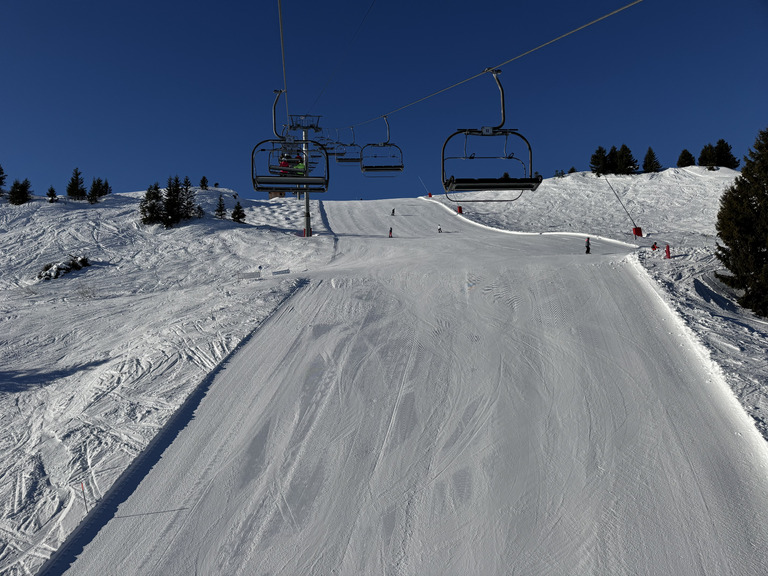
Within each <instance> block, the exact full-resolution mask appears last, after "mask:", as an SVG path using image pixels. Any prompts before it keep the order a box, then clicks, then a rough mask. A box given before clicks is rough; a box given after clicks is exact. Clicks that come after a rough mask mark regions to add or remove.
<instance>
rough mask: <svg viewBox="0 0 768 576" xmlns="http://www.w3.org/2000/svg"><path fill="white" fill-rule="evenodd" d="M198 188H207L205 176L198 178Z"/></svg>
mask: <svg viewBox="0 0 768 576" xmlns="http://www.w3.org/2000/svg"><path fill="white" fill-rule="evenodd" d="M200 188H202V189H203V190H208V178H206V177H205V176H203V177H202V178H200Z"/></svg>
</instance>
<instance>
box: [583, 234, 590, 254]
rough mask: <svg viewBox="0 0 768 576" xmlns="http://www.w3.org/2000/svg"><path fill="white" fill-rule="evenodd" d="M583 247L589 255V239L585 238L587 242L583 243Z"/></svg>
mask: <svg viewBox="0 0 768 576" xmlns="http://www.w3.org/2000/svg"><path fill="white" fill-rule="evenodd" d="M584 246H585V247H586V248H587V252H586V253H587V254H589V238H587V241H586V242H585V243H584Z"/></svg>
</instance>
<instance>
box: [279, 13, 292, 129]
mask: <svg viewBox="0 0 768 576" xmlns="http://www.w3.org/2000/svg"><path fill="white" fill-rule="evenodd" d="M282 5H283V2H282V0H277V17H278V21H279V24H280V52H281V54H282V59H283V93H284V95H285V116H286V117H287V118H290V117H291V115H290V114H289V113H288V77H287V75H286V73H285V41H284V40H283V8H282Z"/></svg>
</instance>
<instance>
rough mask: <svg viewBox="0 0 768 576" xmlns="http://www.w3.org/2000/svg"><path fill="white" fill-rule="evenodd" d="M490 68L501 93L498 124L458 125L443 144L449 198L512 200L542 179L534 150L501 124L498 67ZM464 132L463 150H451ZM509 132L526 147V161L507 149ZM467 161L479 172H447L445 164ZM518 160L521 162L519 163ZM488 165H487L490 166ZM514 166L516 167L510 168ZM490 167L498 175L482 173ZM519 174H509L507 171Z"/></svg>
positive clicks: (444, 175) (479, 200)
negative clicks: (458, 194) (451, 144)
mask: <svg viewBox="0 0 768 576" xmlns="http://www.w3.org/2000/svg"><path fill="white" fill-rule="evenodd" d="M486 72H491V73H492V74H493V77H494V79H495V80H496V84H497V86H498V87H499V91H500V93H501V124H499V125H498V126H493V127H490V126H483V127H482V128H479V129H476V128H460V129H458V130H457V131H456V132H454V133H453V134H451V135H450V136H449V137H448V138H447V139H446V140H445V143H444V144H443V150H442V157H441V173H442V174H441V175H442V178H441V181H442V183H443V190H444V191H445V196H446V198H448V200H450V201H452V202H462V203H464V202H511V201H514V200H517V199H518V198H520V196H521V195H522V193H523V192H524V191H526V190H531V191H532V190H536V189H537V188H538V187H539V184H541V182H542V179H543V178H542V176H541V175H538V174H536V175H534V174H533V152H532V150H531V144H530V142H529V141H528V139H527V138H526V137H525V136H523V135H522V134H520V132H519V131H518V130H517V129H516V128H503V126H504V121H505V109H504V89H503V88H502V86H501V82H500V81H499V78H498V75H499V74H500V72H501V71H500V70H491V69H488V70H486ZM460 134H461V135H463V136H464V145H463V151H462V152H460V153H454V152H451V150H453V149H454V148H451V147H449V142H451V140H452V139H453V138H454V137H457V136H459V135H460ZM510 136H514V137H515V139H519V140H521V141H522V142H523V143H524V144H525V147H526V148H527V151H528V154H527V156H528V158H527V160H528V161H527V163H526V162H525V161H524V160H523V159H521V158H519V157H517V156H516V155H515V153H514V152H510V151H509V140H510V138H509V137H510ZM457 161H468V162H471V163H472V165H473V166H474V167H475V168H477V167H478V165H479V168H480V169H481V172H480V174H481V175H480V176H477V175H476V173H475V172H474V171H472V172H469V171H465V172H464V175H463V176H456V175H454V174H450V175H449V174H448V173H447V172H446V164H449V165H450V166H451V168H455V167H456V166H457V165H458V164H459V162H457ZM517 164H520V165H521V166H520V167H518V166H517ZM489 167H490V168H489ZM514 168H517V170H513V169H514ZM490 170H493V172H494V173H495V174H500V175H499V176H493V177H488V176H485V174H487V173H488V172H489V171H490ZM521 171H522V175H520V176H516V177H512V176H510V173H516V174H519V173H520V172H521ZM480 191H495V192H512V193H515V194H516V195H514V196H510V195H509V194H504V195H501V196H495V197H494V198H464V197H463V198H461V200H459V199H458V198H454V197H451V194H452V193H454V192H480Z"/></svg>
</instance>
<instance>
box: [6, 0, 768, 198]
mask: <svg viewBox="0 0 768 576" xmlns="http://www.w3.org/2000/svg"><path fill="white" fill-rule="evenodd" d="M628 2H629V0H590V1H589V2H563V1H554V0H537V1H536V2H532V1H527V2H515V1H510V0H478V1H476V2H467V1H466V0H440V1H415V2H414V1H413V0H411V1H405V0H377V1H375V2H374V3H373V7H372V8H371V9H370V12H368V16H367V18H366V19H365V21H364V23H363V24H362V26H360V23H361V22H362V21H363V17H364V16H365V15H366V12H367V11H368V9H369V7H370V6H371V2H370V1H369V0H324V1H322V2H318V1H316V0H313V1H309V0H284V1H283V24H284V34H285V42H286V64H287V86H288V103H289V108H290V112H291V113H294V114H301V113H312V114H319V115H321V116H322V123H323V125H324V126H325V127H327V128H328V129H330V130H332V132H331V135H332V136H335V129H336V128H339V129H342V128H344V127H347V126H350V125H353V124H361V123H364V122H365V121H367V120H370V119H372V118H376V117H378V116H380V115H382V114H386V113H388V112H390V111H392V110H395V109H397V108H399V107H400V106H403V105H405V104H408V103H410V102H413V101H415V100H417V99H419V98H421V97H423V96H426V95H428V94H431V93H433V92H435V91H437V90H441V89H443V88H446V87H447V86H450V85H452V84H454V83H456V82H459V81H461V80H464V79H465V78H468V77H470V76H472V75H474V74H477V73H478V72H481V71H482V70H483V69H484V68H486V67H489V66H495V65H498V64H500V63H502V62H504V61H506V60H509V59H511V58H513V57H515V56H517V55H519V54H522V53H524V52H526V51H527V50H530V49H531V48H534V47H536V46H539V45H541V44H543V43H545V42H548V41H549V40H552V39H554V38H556V37H558V36H560V35H561V34H564V33H566V32H569V31H570V30H573V29H574V28H577V27H579V26H581V25H583V24H586V23H587V22H590V21H592V20H594V19H596V18H599V17H600V16H603V15H604V14H607V13H609V12H611V11H612V10H615V9H617V8H620V7H622V6H624V5H625V4H627V3H628ZM356 32H357V34H355V33H356ZM502 70H503V72H502V74H501V80H502V82H503V84H504V88H505V91H506V104H507V124H506V127H514V128H519V129H520V131H521V132H522V133H523V134H525V135H526V136H527V137H528V139H529V140H530V141H531V143H532V145H533V149H534V168H535V169H536V170H537V171H539V172H540V173H541V174H543V175H544V176H545V177H550V176H552V175H554V172H555V170H560V169H562V170H568V169H569V168H570V167H571V166H575V167H576V168H577V169H579V170H587V169H588V164H589V158H590V156H591V154H592V153H593V152H594V150H595V149H596V148H597V147H598V146H604V147H605V148H610V147H611V146H613V145H616V146H617V147H618V146H620V145H621V144H624V143H625V144H627V145H628V146H629V147H630V148H631V150H632V152H633V154H634V156H635V158H637V160H638V161H639V162H642V159H643V157H644V156H645V152H646V151H647V149H648V147H649V146H651V147H652V148H653V149H654V151H655V152H656V154H657V156H658V158H659V160H660V161H661V163H662V164H663V165H664V166H665V167H668V166H674V165H675V163H676V162H677V157H678V155H679V153H680V151H681V150H682V149H683V148H687V149H688V150H690V151H691V152H692V153H693V154H694V156H697V157H698V154H699V152H700V150H701V148H702V146H704V145H705V144H707V143H713V144H714V143H715V142H716V141H717V140H719V139H720V138H724V139H725V140H726V141H727V142H728V143H729V144H731V146H732V147H733V153H734V155H735V156H736V157H737V158H742V157H743V156H744V154H746V152H747V150H748V149H749V148H750V147H751V146H752V145H753V143H754V141H755V138H756V136H757V133H758V132H759V131H760V130H762V129H765V128H766V127H768V105H766V102H768V0H733V1H731V2H728V3H723V2H716V1H715V0H677V1H673V2H669V1H666V0H664V1H662V0H644V1H643V2H642V3H640V4H638V5H636V6H634V7H632V8H629V9H628V10H626V11H624V12H622V13H620V14H618V15H616V16H613V17H611V18H609V19H607V20H605V21H603V22H600V23H598V24H595V25H594V26H592V27H589V28H587V29H585V30H583V31H581V32H578V33H577V34H575V35H572V36H569V37H568V38H565V39H563V40H560V41H559V42H557V43H554V44H552V45H550V46H547V47H545V48H543V49H541V50H539V51H537V52H535V53H533V54H531V55H529V56H526V57H524V58H521V59H520V60H517V61H515V62H513V63H511V64H508V65H506V66H504V67H503V69H502ZM0 78H2V83H1V84H0V86H1V87H0V111H1V112H0V114H2V117H1V119H0V165H2V166H3V168H4V170H5V172H6V174H7V175H8V181H7V183H6V188H7V187H8V186H9V185H10V184H11V182H12V181H13V180H14V179H19V180H23V179H24V178H29V180H30V181H31V183H32V188H33V190H34V191H35V193H36V194H39V195H44V194H45V192H46V191H47V189H48V187H49V186H51V185H52V186H54V187H55V188H56V190H57V191H58V192H59V193H60V194H63V193H64V191H65V187H66V184H67V181H68V180H69V177H70V176H71V174H72V170H73V168H75V167H78V168H79V169H80V170H81V172H83V175H84V177H85V180H86V184H88V185H89V184H90V182H91V180H92V179H93V178H94V177H100V178H107V179H108V180H109V182H110V184H111V185H112V187H113V190H114V191H115V192H127V191H135V190H145V189H146V188H147V187H148V186H149V185H151V184H152V183H153V182H155V181H159V182H160V183H161V185H162V184H164V183H165V181H166V179H167V178H168V176H172V175H176V174H178V175H179V176H181V177H184V176H189V177H190V178H191V179H192V181H193V182H194V183H197V182H199V180H200V177H201V176H203V175H205V176H206V177H207V178H208V179H209V181H210V182H211V183H214V182H219V183H220V184H221V185H222V186H226V187H229V188H233V189H235V190H237V191H238V192H240V193H241V194H243V195H245V196H247V197H250V198H261V197H263V196H262V195H261V194H256V193H254V192H253V191H252V187H251V180H250V154H251V149H252V148H253V146H254V145H255V144H256V143H257V142H258V141H260V140H263V139H265V138H269V137H270V136H271V135H272V118H271V107H272V102H273V99H274V93H273V90H275V89H277V88H281V87H282V86H283V75H282V66H281V53H280V37H279V27H278V10H277V0H256V1H251V2H234V1H231V0H221V1H219V2H199V1H194V0H193V1H186V2H178V1H170V0H153V1H152V2H147V1H145V0H137V1H133V2H104V1H103V0H99V1H95V0H73V1H72V2H58V1H52V0H47V1H40V0H28V1H25V2H18V1H12V0H1V1H0ZM498 102H499V95H498V91H497V88H496V86H495V84H494V82H493V78H492V77H491V76H489V75H484V76H482V77H480V78H478V79H475V80H473V81H471V82H468V83H466V84H463V85H461V86H459V87H458V88H455V89H453V90H450V91H448V92H446V93H444V94H441V95H439V96H436V97H434V98H431V99H429V100H427V101H425V102H422V103H420V104H417V105H415V106H412V107H410V108H407V109H406V110H403V111H401V112H398V113H396V114H393V115H391V116H390V117H389V121H390V125H391V141H392V142H394V143H396V144H398V145H399V146H401V148H402V149H403V151H404V156H405V164H406V169H405V171H404V173H403V174H402V175H400V176H398V177H397V178H387V179H371V178H366V177H364V176H363V175H361V173H360V171H359V170H358V169H356V168H353V167H351V166H349V165H346V166H337V165H333V164H332V165H331V187H330V190H329V191H328V192H327V193H326V194H325V195H324V198H326V199H349V198H382V197H400V196H410V195H419V194H423V193H424V188H423V187H422V185H421V182H420V181H419V178H421V179H422V180H423V181H424V183H425V185H426V186H427V187H428V188H429V189H430V190H431V191H432V192H433V193H435V192H438V191H441V187H440V150H441V147H442V144H443V141H444V140H445V139H446V138H447V137H448V136H449V135H450V134H451V133H452V132H453V131H454V130H455V129H457V128H459V127H461V128H466V127H478V128H479V127H480V126H483V125H495V124H497V123H498V117H499V103H498ZM278 112H279V113H280V114H281V115H280V116H279V117H278V121H279V122H280V123H282V122H284V121H285V107H284V105H283V104H282V103H281V106H280V108H279V109H278ZM350 135H351V133H350V132H349V131H348V130H346V131H345V130H342V131H341V132H340V136H341V137H342V138H346V139H349V136H350ZM356 136H357V141H358V143H366V142H380V141H382V140H383V139H384V137H385V126H384V123H383V121H377V122H371V123H367V124H361V125H359V126H358V127H357V128H356Z"/></svg>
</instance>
